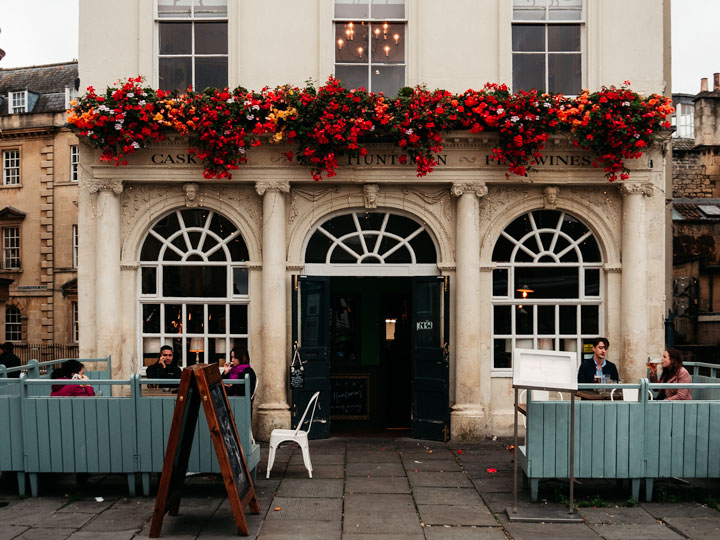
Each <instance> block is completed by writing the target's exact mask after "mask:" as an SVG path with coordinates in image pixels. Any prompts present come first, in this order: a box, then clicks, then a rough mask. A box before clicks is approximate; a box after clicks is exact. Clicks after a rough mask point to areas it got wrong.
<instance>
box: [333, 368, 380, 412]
mask: <svg viewBox="0 0 720 540" xmlns="http://www.w3.org/2000/svg"><path fill="white" fill-rule="evenodd" d="M330 419H331V420H369V419H370V375H333V376H331V377H330Z"/></svg>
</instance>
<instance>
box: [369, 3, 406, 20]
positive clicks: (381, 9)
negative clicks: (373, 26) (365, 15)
mask: <svg viewBox="0 0 720 540" xmlns="http://www.w3.org/2000/svg"><path fill="white" fill-rule="evenodd" d="M370 16H371V17H372V18H373V19H404V18H405V0H372V6H371V8H370Z"/></svg>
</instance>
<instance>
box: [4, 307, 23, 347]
mask: <svg viewBox="0 0 720 540" xmlns="http://www.w3.org/2000/svg"><path fill="white" fill-rule="evenodd" d="M5 340H6V341H22V313H21V312H20V308H18V307H17V306H14V305H12V304H9V305H7V306H5Z"/></svg>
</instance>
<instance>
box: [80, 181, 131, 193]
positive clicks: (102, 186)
mask: <svg viewBox="0 0 720 540" xmlns="http://www.w3.org/2000/svg"><path fill="white" fill-rule="evenodd" d="M87 190H88V192H89V193H98V192H100V191H112V192H113V193H114V194H115V195H120V194H121V193H122V192H123V181H122V180H97V181H92V182H90V183H88V185H87Z"/></svg>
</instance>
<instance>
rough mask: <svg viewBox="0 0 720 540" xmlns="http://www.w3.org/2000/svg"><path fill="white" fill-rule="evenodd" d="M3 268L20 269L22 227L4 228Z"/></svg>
mask: <svg viewBox="0 0 720 540" xmlns="http://www.w3.org/2000/svg"><path fill="white" fill-rule="evenodd" d="M2 243H3V258H2V267H3V270H19V269H20V228H19V227H5V228H3V230H2Z"/></svg>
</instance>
